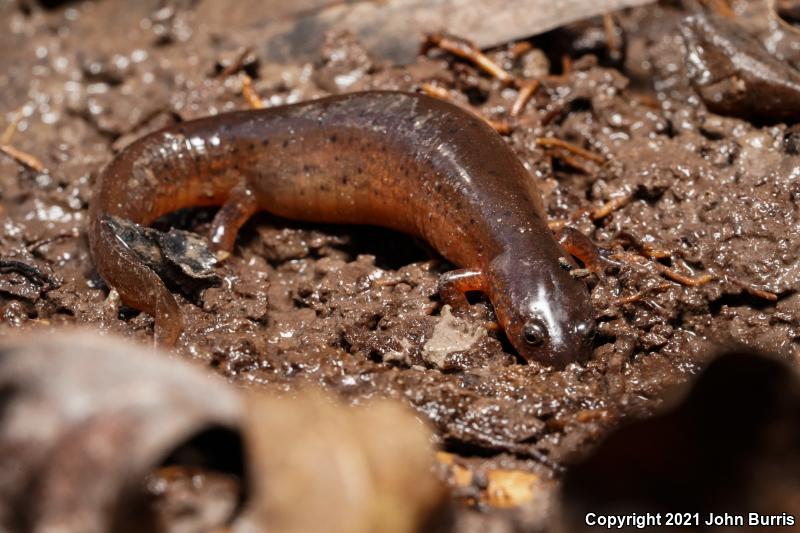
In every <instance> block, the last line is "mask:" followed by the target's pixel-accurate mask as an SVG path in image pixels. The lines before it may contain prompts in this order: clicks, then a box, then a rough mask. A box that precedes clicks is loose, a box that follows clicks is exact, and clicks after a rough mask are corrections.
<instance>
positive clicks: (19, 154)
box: [0, 144, 47, 173]
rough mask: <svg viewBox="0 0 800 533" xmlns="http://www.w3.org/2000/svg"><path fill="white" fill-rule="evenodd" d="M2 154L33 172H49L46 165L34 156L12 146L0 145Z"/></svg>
mask: <svg viewBox="0 0 800 533" xmlns="http://www.w3.org/2000/svg"><path fill="white" fill-rule="evenodd" d="M0 152H2V153H4V154H6V155H7V156H8V157H10V158H12V159H13V160H14V161H16V162H17V163H19V164H20V165H23V166H25V167H28V168H29V169H31V170H34V171H36V172H39V173H45V172H47V169H46V168H45V166H44V164H43V163H42V162H41V161H39V160H38V159H37V158H36V157H34V156H32V155H31V154H29V153H27V152H23V151H22V150H19V149H18V148H14V147H13V146H11V145H10V144H0Z"/></svg>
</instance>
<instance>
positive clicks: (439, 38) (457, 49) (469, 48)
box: [423, 33, 514, 84]
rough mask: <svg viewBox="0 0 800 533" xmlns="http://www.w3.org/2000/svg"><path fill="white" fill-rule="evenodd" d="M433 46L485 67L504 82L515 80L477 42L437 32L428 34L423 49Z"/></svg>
mask: <svg viewBox="0 0 800 533" xmlns="http://www.w3.org/2000/svg"><path fill="white" fill-rule="evenodd" d="M431 46H435V47H438V48H441V49H442V50H444V51H446V52H450V53H451V54H453V55H454V56H458V57H460V58H462V59H466V60H467V61H470V62H471V63H473V64H474V65H476V66H478V67H479V68H481V69H483V70H484V71H485V72H486V73H488V74H489V75H490V76H492V77H494V78H496V79H498V80H500V81H501V82H503V83H508V84H511V83H513V82H514V76H512V75H511V74H510V73H509V72H507V71H506V70H505V69H503V67H501V66H500V65H498V64H497V63H495V62H494V61H492V60H491V59H489V57H488V56H487V55H486V54H484V53H483V52H481V51H480V49H479V48H478V47H477V46H475V44H473V43H471V42H470V41H468V40H466V39H462V38H461V37H455V36H452V35H443V34H440V33H435V34H433V35H429V36H428V39H427V40H426V42H425V45H423V51H424V50H425V49H426V48H430V47H431Z"/></svg>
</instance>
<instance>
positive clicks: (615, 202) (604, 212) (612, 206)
mask: <svg viewBox="0 0 800 533" xmlns="http://www.w3.org/2000/svg"><path fill="white" fill-rule="evenodd" d="M632 200H633V193H626V194H624V195H622V196H617V197H616V198H612V199H611V200H609V201H608V202H606V203H604V204H603V205H601V206H600V207H598V208H597V209H595V210H593V211H592V212H591V213H590V214H589V218H591V219H592V220H594V221H597V220H600V219H603V218H605V217H607V216H608V215H610V214H611V213H613V212H614V211H616V210H617V209H621V208H622V207H624V206H626V205H628V204H629V203H631V201H632Z"/></svg>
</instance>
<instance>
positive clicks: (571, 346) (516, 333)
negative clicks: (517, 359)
mask: <svg viewBox="0 0 800 533" xmlns="http://www.w3.org/2000/svg"><path fill="white" fill-rule="evenodd" d="M506 333H507V334H508V337H509V340H510V341H511V343H512V344H513V345H514V347H515V348H516V349H517V352H519V354H520V355H521V356H522V357H523V358H524V359H525V360H527V361H539V362H541V363H544V364H547V365H552V366H555V367H559V368H560V367H564V366H566V365H567V364H569V363H571V362H573V361H577V360H580V359H583V358H584V356H585V355H587V354H588V353H589V351H590V349H591V344H592V339H593V338H594V334H595V322H594V320H593V319H592V318H586V319H583V320H579V321H576V322H570V321H565V322H561V323H553V322H552V321H550V323H549V324H548V320H546V317H540V316H527V317H524V318H523V317H522V316H518V317H517V320H514V319H512V320H510V321H509V323H508V325H507V326H506Z"/></svg>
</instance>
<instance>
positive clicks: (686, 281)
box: [653, 263, 715, 287]
mask: <svg viewBox="0 0 800 533" xmlns="http://www.w3.org/2000/svg"><path fill="white" fill-rule="evenodd" d="M653 264H654V265H655V267H656V270H658V271H659V272H660V273H661V274H663V275H664V277H666V278H669V279H671V280H672V281H677V282H678V283H681V284H683V285H686V286H688V287H700V286H702V285H705V284H706V283H708V282H709V281H712V280H714V279H715V278H714V276H713V275H711V274H702V275H700V276H697V277H694V278H693V277H691V276H687V275H685V274H681V273H680V272H677V271H675V270H673V269H671V268H669V267H667V266H665V265H662V264H661V263H653Z"/></svg>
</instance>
